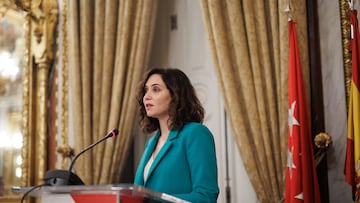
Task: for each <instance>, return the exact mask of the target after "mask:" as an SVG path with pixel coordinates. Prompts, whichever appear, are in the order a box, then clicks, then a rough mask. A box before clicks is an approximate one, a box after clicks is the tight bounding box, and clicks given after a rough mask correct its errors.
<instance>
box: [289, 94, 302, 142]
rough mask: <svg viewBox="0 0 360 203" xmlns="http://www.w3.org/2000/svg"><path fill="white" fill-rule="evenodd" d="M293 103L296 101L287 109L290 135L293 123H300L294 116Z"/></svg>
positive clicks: (294, 103)
mask: <svg viewBox="0 0 360 203" xmlns="http://www.w3.org/2000/svg"><path fill="white" fill-rule="evenodd" d="M295 105H296V101H294V102H293V103H292V104H291V108H290V109H289V115H288V125H289V130H290V136H292V131H293V125H300V124H299V122H298V121H297V120H296V118H295V116H294V111H295Z"/></svg>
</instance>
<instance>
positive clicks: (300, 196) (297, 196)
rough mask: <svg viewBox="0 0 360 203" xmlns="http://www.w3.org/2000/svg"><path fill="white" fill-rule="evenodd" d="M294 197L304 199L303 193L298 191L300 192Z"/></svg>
mask: <svg viewBox="0 0 360 203" xmlns="http://www.w3.org/2000/svg"><path fill="white" fill-rule="evenodd" d="M295 198H296V199H301V200H304V195H303V193H300V194H298V195H296V196H295Z"/></svg>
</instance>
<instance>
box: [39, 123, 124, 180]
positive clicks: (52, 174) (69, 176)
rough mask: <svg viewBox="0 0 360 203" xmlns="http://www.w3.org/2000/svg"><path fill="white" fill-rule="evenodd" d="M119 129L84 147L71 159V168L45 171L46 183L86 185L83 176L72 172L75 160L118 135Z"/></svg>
mask: <svg viewBox="0 0 360 203" xmlns="http://www.w3.org/2000/svg"><path fill="white" fill-rule="evenodd" d="M118 133H119V130H118V129H117V128H114V129H112V130H111V131H110V132H109V133H108V134H107V135H106V136H105V137H103V138H101V139H100V140H98V141H97V142H95V143H93V144H91V145H89V146H88V147H86V148H85V149H83V150H82V151H81V152H79V153H78V154H77V155H76V156H75V158H74V159H73V160H72V161H71V163H70V167H69V170H57V169H55V170H49V171H47V172H46V173H45V177H44V181H45V184H46V185H56V186H60V185H84V182H83V181H82V180H81V178H80V177H79V176H78V175H76V174H75V173H73V172H72V168H73V166H74V163H75V161H76V160H77V159H78V158H79V156H80V155H82V154H83V153H84V152H86V151H88V150H90V149H92V148H93V147H95V146H96V145H97V144H99V143H100V142H103V141H104V140H106V139H108V138H110V137H115V136H116V135H118Z"/></svg>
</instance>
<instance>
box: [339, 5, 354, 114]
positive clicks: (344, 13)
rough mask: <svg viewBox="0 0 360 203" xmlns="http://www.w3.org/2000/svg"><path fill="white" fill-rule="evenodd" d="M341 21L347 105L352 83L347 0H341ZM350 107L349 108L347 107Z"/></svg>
mask: <svg viewBox="0 0 360 203" xmlns="http://www.w3.org/2000/svg"><path fill="white" fill-rule="evenodd" d="M339 5H340V22H341V35H342V48H343V63H344V77H345V78H344V79H345V88H346V90H345V94H346V95H345V96H346V106H347V107H348V105H349V102H348V101H349V92H350V84H351V53H350V50H349V47H350V32H351V30H350V29H351V28H350V6H349V3H348V1H347V0H340V1H339ZM346 109H348V108H346Z"/></svg>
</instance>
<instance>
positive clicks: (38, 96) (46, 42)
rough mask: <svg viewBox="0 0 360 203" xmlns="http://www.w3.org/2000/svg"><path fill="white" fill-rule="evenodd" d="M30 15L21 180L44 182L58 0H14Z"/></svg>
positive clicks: (32, 183)
mask: <svg viewBox="0 0 360 203" xmlns="http://www.w3.org/2000/svg"><path fill="white" fill-rule="evenodd" d="M16 4H17V5H18V6H19V7H20V8H22V9H23V10H25V11H26V12H27V17H28V19H29V21H28V26H29V28H28V29H29V35H28V37H29V41H30V44H29V51H30V52H29V54H28V57H29V60H28V63H27V67H26V68H27V69H28V70H27V71H25V72H26V73H27V75H26V76H25V77H26V78H27V80H28V81H27V82H26V84H25V86H27V87H28V91H24V98H28V100H27V102H25V104H24V109H25V110H24V124H23V126H24V129H23V131H24V133H23V134H24V139H25V140H24V142H25V143H26V146H27V147H25V149H24V153H23V157H24V165H23V167H24V169H23V170H24V171H25V173H24V174H23V175H24V183H25V185H37V184H40V183H43V180H42V179H43V177H44V175H45V172H46V170H47V142H48V133H47V120H48V119H47V118H48V107H47V104H48V100H49V98H48V89H49V71H50V69H51V68H52V65H53V63H54V48H53V47H54V46H53V45H54V42H55V37H54V36H55V28H56V24H57V21H58V3H57V0H16Z"/></svg>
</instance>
